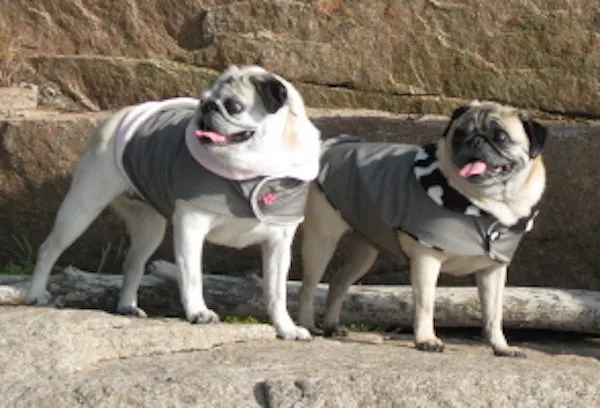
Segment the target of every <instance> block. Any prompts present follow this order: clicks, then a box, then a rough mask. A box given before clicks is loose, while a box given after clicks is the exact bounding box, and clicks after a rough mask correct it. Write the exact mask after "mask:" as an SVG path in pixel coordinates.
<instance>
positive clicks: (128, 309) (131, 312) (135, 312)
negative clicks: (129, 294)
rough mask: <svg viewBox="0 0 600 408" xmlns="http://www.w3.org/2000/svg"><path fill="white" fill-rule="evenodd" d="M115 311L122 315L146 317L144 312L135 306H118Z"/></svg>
mask: <svg viewBox="0 0 600 408" xmlns="http://www.w3.org/2000/svg"><path fill="white" fill-rule="evenodd" d="M117 313H119V314H122V315H123V316H133V317H148V315H147V314H146V312H144V310H143V309H141V308H139V307H137V306H118V307H117Z"/></svg>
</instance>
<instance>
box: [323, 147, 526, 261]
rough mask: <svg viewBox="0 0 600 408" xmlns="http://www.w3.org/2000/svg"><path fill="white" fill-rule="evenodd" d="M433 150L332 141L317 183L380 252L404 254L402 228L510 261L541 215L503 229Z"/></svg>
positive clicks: (455, 249)
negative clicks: (455, 182) (443, 168)
mask: <svg viewBox="0 0 600 408" xmlns="http://www.w3.org/2000/svg"><path fill="white" fill-rule="evenodd" d="M435 150H436V145H435V144H431V145H427V146H425V147H423V148H421V147H419V146H413V145H406V144H394V143H366V142H362V141H360V139H358V138H354V137H348V136H342V137H339V138H335V139H330V140H328V141H327V142H325V149H324V151H323V153H322V156H321V171H320V173H319V175H318V177H317V182H318V184H319V186H320V187H321V189H322V190H323V192H324V193H325V196H326V197H327V198H328V200H329V201H330V203H331V204H332V205H333V206H334V208H336V209H337V210H338V211H339V212H340V214H341V215H342V217H343V218H344V220H345V221H346V222H347V223H348V224H349V225H350V226H351V227H352V228H353V229H354V230H355V231H357V232H359V233H360V234H362V235H363V236H364V237H365V238H366V239H367V240H368V241H369V242H370V243H371V244H373V245H374V246H375V247H377V248H378V249H380V250H385V251H387V252H389V253H391V254H395V255H400V254H401V253H402V250H401V248H400V244H399V242H398V238H397V232H398V230H400V231H403V232H406V233H407V234H409V235H411V236H412V237H413V238H415V239H417V240H418V241H420V242H421V243H423V244H425V245H428V246H430V247H433V248H436V249H439V250H442V251H447V252H450V253H453V254H457V255H464V256H476V255H488V256H490V257H491V258H492V259H494V260H497V261H499V262H502V263H510V261H511V260H512V258H513V255H514V254H515V251H516V249H517V246H518V245H519V241H520V240H521V238H522V237H523V234H524V233H525V232H528V231H530V230H531V229H532V228H533V220H534V218H535V216H536V215H537V211H536V212H534V213H533V214H532V215H531V216H530V217H527V218H526V219H523V220H521V221H519V223H518V224H517V225H514V226H512V227H505V226H503V225H502V224H500V222H498V220H497V219H496V218H495V217H493V216H492V215H490V214H487V213H485V212H484V211H482V210H480V209H479V208H478V207H476V206H475V205H473V204H472V203H471V202H469V201H468V200H467V199H466V198H465V197H464V196H462V195H461V194H460V193H458V192H457V191H456V190H454V189H453V188H452V187H451V186H450V185H449V184H448V183H447V181H446V179H445V178H444V177H443V175H442V173H441V172H440V171H439V163H438V161H437V158H436V155H435Z"/></svg>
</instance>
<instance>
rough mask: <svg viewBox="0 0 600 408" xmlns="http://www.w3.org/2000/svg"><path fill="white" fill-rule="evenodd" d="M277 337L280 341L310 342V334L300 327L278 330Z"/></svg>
mask: <svg viewBox="0 0 600 408" xmlns="http://www.w3.org/2000/svg"><path fill="white" fill-rule="evenodd" d="M277 337H279V338H280V339H282V340H312V336H311V335H310V332H309V331H308V330H307V329H305V328H304V327H300V326H294V327H292V328H290V329H278V330H277Z"/></svg>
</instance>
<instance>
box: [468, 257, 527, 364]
mask: <svg viewBox="0 0 600 408" xmlns="http://www.w3.org/2000/svg"><path fill="white" fill-rule="evenodd" d="M475 276H476V279H477V289H478V291H479V300H480V303H481V311H482V317H483V334H484V335H485V337H486V338H487V339H488V341H489V343H490V344H491V346H492V348H493V350H494V354H496V355H497V356H503V357H525V353H524V352H523V351H522V350H521V349H519V348H517V347H510V346H509V345H508V343H507V341H506V338H505V337H504V332H503V331H502V307H503V292H504V285H505V284H506V265H502V266H498V267H494V268H490V269H485V270H483V271H479V272H477V274H476V275H475Z"/></svg>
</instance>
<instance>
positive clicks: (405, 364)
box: [0, 307, 600, 408]
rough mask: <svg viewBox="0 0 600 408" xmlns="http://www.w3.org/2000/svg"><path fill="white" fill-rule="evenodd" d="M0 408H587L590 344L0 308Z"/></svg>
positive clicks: (595, 390) (593, 391) (595, 366)
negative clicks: (294, 329) (315, 333)
mask: <svg viewBox="0 0 600 408" xmlns="http://www.w3.org/2000/svg"><path fill="white" fill-rule="evenodd" d="M0 327H2V332H1V333H0V351H1V352H0V377H1V378H2V381H0V395H2V399H1V400H0V406H2V407H11V408H13V407H14V408H16V407H36V408H38V407H39V408H41V407H58V406H63V407H67V406H68V407H114V406H128V407H150V406H165V407H166V406H173V407H197V406H204V407H209V406H210V407H213V406H214V407H216V406H223V407H225V406H230V407H233V406H235V407H256V406H264V407H291V406H296V407H316V406H320V407H366V406H380V407H392V406H394V407H395V406H398V407H403V406H407V407H408V406H410V407H481V406H494V407H504V406H556V407H558V406H561V407H566V406H569V407H592V406H597V405H598V404H599V403H600V376H599V375H598V371H599V369H600V361H599V359H600V351H599V350H600V349H599V348H598V345H597V344H595V343H594V341H595V340H593V339H588V340H585V339H583V338H572V337H568V336H562V337H561V336H558V335H557V336H554V337H548V336H544V335H543V334H533V335H532V336H530V337H529V338H526V339H521V341H515V342H513V343H514V344H517V345H519V346H521V347H524V348H525V349H526V351H527V352H528V358H527V359H508V358H498V357H494V356H493V355H492V353H491V352H490V350H489V348H488V347H487V346H484V345H482V344H480V343H479V342H477V341H474V340H472V339H470V338H469V337H465V335H464V334H460V333H459V334H455V335H453V336H452V338H451V339H450V340H449V341H448V342H447V349H446V351H445V352H444V353H443V354H439V353H434V354H429V353H424V352H420V351H417V350H415V349H414V347H413V346H412V344H411V342H410V340H409V338H410V337H409V336H406V335H392V336H389V335H388V336H382V335H378V334H374V333H354V334H352V335H351V337H350V338H348V339H345V340H325V339H321V338H318V339H316V340H313V341H311V342H284V341H281V340H276V339H275V338H274V337H275V333H274V330H273V329H272V328H271V327H270V326H267V325H238V324H236V325H228V324H219V325H211V326H197V325H190V324H188V323H186V322H183V321H181V320H179V319H160V318H156V319H135V318H126V317H120V316H115V315H110V314H107V313H104V312H99V311H87V310H72V309H71V310H56V309H44V308H32V307H1V308H0Z"/></svg>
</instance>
